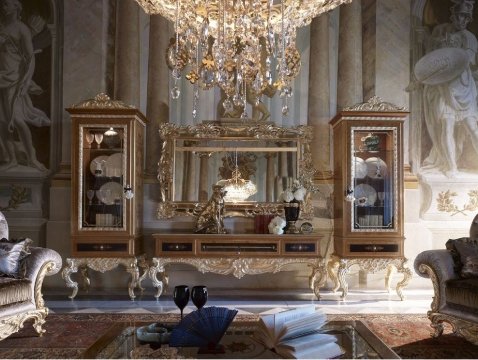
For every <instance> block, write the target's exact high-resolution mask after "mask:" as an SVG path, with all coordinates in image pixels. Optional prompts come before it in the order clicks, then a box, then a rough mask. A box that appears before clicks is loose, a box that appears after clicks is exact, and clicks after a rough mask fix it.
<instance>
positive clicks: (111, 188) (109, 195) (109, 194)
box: [96, 181, 123, 205]
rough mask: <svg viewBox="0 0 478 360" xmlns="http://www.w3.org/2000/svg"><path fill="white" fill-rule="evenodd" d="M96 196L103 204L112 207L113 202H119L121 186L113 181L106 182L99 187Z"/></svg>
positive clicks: (121, 194)
mask: <svg viewBox="0 0 478 360" xmlns="http://www.w3.org/2000/svg"><path fill="white" fill-rule="evenodd" d="M96 196H98V199H100V201H101V202H102V203H103V204H105V205H114V204H115V200H121V198H122V197H123V186H121V184H119V183H117V182H114V181H110V182H107V183H106V184H104V185H103V186H101V187H100V190H98V192H97V195H96Z"/></svg>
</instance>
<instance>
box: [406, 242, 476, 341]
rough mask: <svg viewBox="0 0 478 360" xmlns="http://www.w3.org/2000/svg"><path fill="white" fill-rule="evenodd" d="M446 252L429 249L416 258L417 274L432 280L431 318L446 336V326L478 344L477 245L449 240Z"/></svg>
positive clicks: (433, 325)
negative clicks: (444, 330) (446, 324)
mask: <svg viewBox="0 0 478 360" xmlns="http://www.w3.org/2000/svg"><path fill="white" fill-rule="evenodd" d="M446 248H447V249H439V250H427V251H424V252H422V253H420V254H418V256H417V257H416V259H415V264H414V265H415V271H416V272H417V273H418V274H419V275H420V276H422V277H427V278H430V279H431V280H432V283H433V290H434V293H435V294H434V297H433V301H432V304H431V310H430V311H428V318H429V319H430V320H431V322H432V324H431V325H432V327H433V328H434V329H435V333H434V334H433V336H440V335H441V334H442V333H443V323H444V322H446V323H449V324H451V326H452V328H453V331H454V332H455V333H456V334H458V335H461V336H463V337H464V338H466V339H467V340H468V341H470V342H472V343H474V344H477V345H478V263H476V259H477V258H476V254H477V251H478V243H477V241H476V240H473V239H470V238H460V239H454V240H449V241H448V242H447V244H446Z"/></svg>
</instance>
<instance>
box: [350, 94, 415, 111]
mask: <svg viewBox="0 0 478 360" xmlns="http://www.w3.org/2000/svg"><path fill="white" fill-rule="evenodd" d="M343 111H390V112H395V111H406V109H405V107H401V106H397V105H395V104H392V103H389V102H385V101H383V100H382V99H381V98H380V97H379V96H372V97H371V98H370V99H368V101H367V102H364V103H360V104H355V105H352V106H349V107H346V108H344V109H343Z"/></svg>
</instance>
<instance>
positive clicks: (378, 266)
mask: <svg viewBox="0 0 478 360" xmlns="http://www.w3.org/2000/svg"><path fill="white" fill-rule="evenodd" d="M354 265H357V266H359V268H360V270H364V271H367V272H370V273H375V272H377V271H382V270H386V274H385V288H386V289H387V291H388V292H391V279H392V275H393V273H394V272H395V271H397V272H398V273H400V274H403V279H402V280H401V281H400V282H398V283H397V286H396V292H397V295H398V296H399V297H400V300H405V296H404V295H403V291H402V289H403V288H404V287H405V286H407V285H408V283H409V282H410V279H411V278H412V271H411V270H410V269H409V268H408V266H407V259H406V258H342V257H339V256H336V255H332V257H331V259H330V261H329V263H328V264H327V272H328V274H329V276H330V278H331V279H332V280H333V281H334V284H335V287H334V289H333V290H334V292H335V291H337V290H338V289H339V288H342V295H341V298H342V299H343V300H345V298H346V297H347V294H348V290H349V287H348V283H347V279H346V275H347V274H348V273H349V269H350V268H351V267H352V266H354Z"/></svg>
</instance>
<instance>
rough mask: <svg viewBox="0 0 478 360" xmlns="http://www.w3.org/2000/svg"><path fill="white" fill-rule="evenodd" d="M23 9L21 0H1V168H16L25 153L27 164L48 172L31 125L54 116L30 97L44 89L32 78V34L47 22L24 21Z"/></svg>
mask: <svg viewBox="0 0 478 360" xmlns="http://www.w3.org/2000/svg"><path fill="white" fill-rule="evenodd" d="M21 11H22V4H21V2H20V1H19V0H0V169H2V170H6V169H9V168H12V167H16V166H17V165H18V164H20V162H21V160H20V159H19V158H18V155H19V154H20V153H22V152H24V153H25V155H26V163H25V164H24V165H26V166H28V167H33V168H36V169H38V170H40V171H46V168H45V166H44V165H43V164H42V163H40V162H39V161H38V160H37V157H36V151H35V147H34V146H33V141H32V135H31V131H30V128H29V125H32V126H37V127H39V126H48V125H50V119H49V118H48V117H47V115H46V114H45V113H44V112H43V111H41V110H39V109H37V108H35V107H34V106H33V104H32V101H31V98H30V94H40V93H41V92H42V89H41V88H40V87H39V86H38V85H37V84H35V82H34V81H33V80H32V76H33V73H34V69H35V58H34V50H33V43H32V35H34V34H35V33H38V32H40V31H41V30H42V29H43V27H44V26H45V22H44V20H43V19H42V18H40V17H39V16H34V17H32V18H30V21H29V24H30V27H29V26H27V25H26V24H25V23H23V22H22V21H21V20H20V13H21ZM17 139H18V140H19V141H17ZM2 162H3V164H2Z"/></svg>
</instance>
